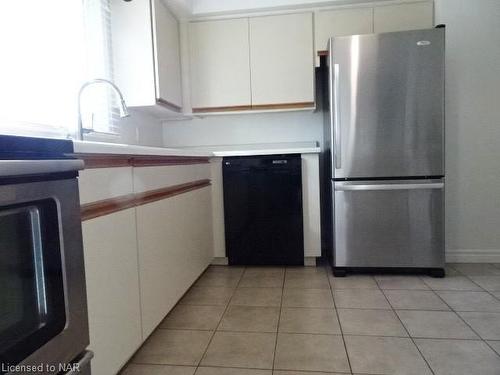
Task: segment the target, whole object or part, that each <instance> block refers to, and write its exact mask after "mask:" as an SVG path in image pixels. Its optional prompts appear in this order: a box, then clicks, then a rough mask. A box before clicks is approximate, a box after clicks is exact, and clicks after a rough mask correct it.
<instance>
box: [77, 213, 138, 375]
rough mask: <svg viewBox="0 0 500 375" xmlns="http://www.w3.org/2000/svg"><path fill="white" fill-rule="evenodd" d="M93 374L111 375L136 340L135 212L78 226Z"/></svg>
mask: <svg viewBox="0 0 500 375" xmlns="http://www.w3.org/2000/svg"><path fill="white" fill-rule="evenodd" d="M82 230H83V245H84V256H85V273H86V282H87V300H88V312H89V328H90V349H91V350H92V351H93V352H94V354H95V357H94V359H93V360H92V373H93V374H116V373H117V372H118V370H119V369H120V368H121V367H122V366H123V365H124V364H125V363H126V362H127V361H128V360H129V358H130V357H131V356H132V355H133V354H134V352H135V351H136V350H137V348H138V347H139V346H140V345H141V343H142V331H141V310H140V297H139V275H138V264H137V241H136V221H135V210H134V209H133V208H131V209H127V210H124V211H120V212H116V213H114V214H111V215H107V216H102V217H99V218H95V219H92V220H87V221H84V222H83V224H82Z"/></svg>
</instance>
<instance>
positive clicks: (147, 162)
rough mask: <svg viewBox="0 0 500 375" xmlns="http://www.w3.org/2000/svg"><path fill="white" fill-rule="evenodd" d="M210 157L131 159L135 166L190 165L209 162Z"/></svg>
mask: <svg viewBox="0 0 500 375" xmlns="http://www.w3.org/2000/svg"><path fill="white" fill-rule="evenodd" d="M207 163H209V159H208V157H203V156H168V157H157V156H146V155H144V156H136V157H133V158H132V159H131V165H132V166H133V167H152V166H156V165H190V164H207Z"/></svg>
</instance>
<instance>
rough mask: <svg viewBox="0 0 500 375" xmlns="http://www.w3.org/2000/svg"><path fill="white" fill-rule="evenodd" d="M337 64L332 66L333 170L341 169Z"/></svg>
mask: <svg viewBox="0 0 500 375" xmlns="http://www.w3.org/2000/svg"><path fill="white" fill-rule="evenodd" d="M339 69H340V67H339V64H334V66H333V95H332V96H333V127H334V137H335V146H334V147H335V150H334V153H335V168H336V169H340V168H342V150H341V140H340V104H339V93H340V82H339ZM330 108H332V107H330Z"/></svg>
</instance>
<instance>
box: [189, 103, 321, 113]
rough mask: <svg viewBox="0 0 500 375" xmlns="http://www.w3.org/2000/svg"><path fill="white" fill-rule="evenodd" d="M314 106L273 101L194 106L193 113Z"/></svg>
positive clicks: (311, 105)
mask: <svg viewBox="0 0 500 375" xmlns="http://www.w3.org/2000/svg"><path fill="white" fill-rule="evenodd" d="M313 107H314V102H297V103H273V104H254V105H239V106H230V107H198V108H193V113H211V112H235V111H259V110H266V109H293V108H313Z"/></svg>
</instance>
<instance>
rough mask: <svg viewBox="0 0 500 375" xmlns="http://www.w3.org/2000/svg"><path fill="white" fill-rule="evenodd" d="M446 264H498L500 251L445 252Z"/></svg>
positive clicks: (459, 250) (454, 250)
mask: <svg viewBox="0 0 500 375" xmlns="http://www.w3.org/2000/svg"><path fill="white" fill-rule="evenodd" d="M446 262H447V263H500V249H470V250H466V249H450V250H446Z"/></svg>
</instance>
